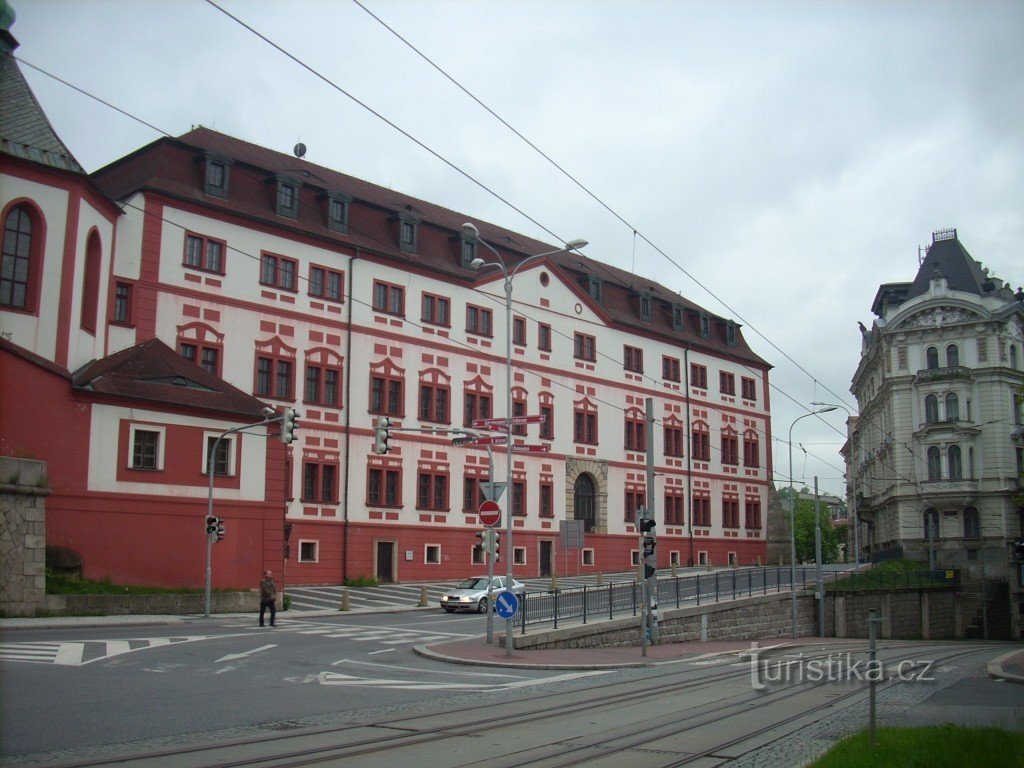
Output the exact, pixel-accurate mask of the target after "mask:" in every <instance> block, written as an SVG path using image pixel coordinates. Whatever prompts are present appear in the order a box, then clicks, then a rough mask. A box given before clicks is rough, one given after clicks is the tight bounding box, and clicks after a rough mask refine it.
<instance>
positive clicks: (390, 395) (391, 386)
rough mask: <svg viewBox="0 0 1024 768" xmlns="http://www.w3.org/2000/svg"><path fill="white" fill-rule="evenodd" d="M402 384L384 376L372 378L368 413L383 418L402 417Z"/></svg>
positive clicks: (403, 412) (399, 380)
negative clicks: (381, 415) (376, 414)
mask: <svg viewBox="0 0 1024 768" xmlns="http://www.w3.org/2000/svg"><path fill="white" fill-rule="evenodd" d="M403 400H404V382H403V381H402V380H401V379H392V378H388V377H386V376H373V377H372V378H371V379H370V412H371V413H380V414H384V415H385V416H402V415H404V414H405V409H404V408H403V407H402V404H403Z"/></svg>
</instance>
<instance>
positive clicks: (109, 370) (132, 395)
mask: <svg viewBox="0 0 1024 768" xmlns="http://www.w3.org/2000/svg"><path fill="white" fill-rule="evenodd" d="M71 385H72V387H73V388H74V389H77V390H82V391H87V392H95V393H97V394H101V395H109V396H112V397H117V398H125V399H129V400H140V401H146V402H149V403H151V404H152V407H154V408H160V407H168V406H176V407H185V408H190V409H199V410H204V411H215V412H219V413H222V414H229V415H231V416H245V417H253V418H255V419H256V420H259V419H261V418H262V417H263V408H264V404H263V403H261V402H260V401H259V400H257V399H256V398H255V397H252V396H251V395H249V394H246V393H245V392H243V391H242V390H240V389H238V388H237V387H234V386H232V385H231V384H228V383H227V382H226V381H224V380H223V379H221V378H219V377H217V376H215V375H214V374H212V373H209V372H208V371H206V370H204V369H203V368H200V367H199V366H198V365H195V364H194V363H191V362H189V361H188V360H186V359H185V358H184V357H182V356H181V355H179V354H178V353H177V352H175V351H174V350H173V349H171V348H170V347H168V346H167V345H166V344H164V343H163V342H162V341H160V340H159V339H150V340H149V341H144V342H142V343H141V344H136V345H135V346H134V347H128V348H127V349H123V350H121V351H120V352H115V353H114V354H112V355H109V356H108V357H104V358H102V359H100V360H94V361H93V362H91V363H88V364H87V365H85V366H83V367H82V368H80V369H79V370H77V371H75V372H74V373H73V374H72V375H71Z"/></svg>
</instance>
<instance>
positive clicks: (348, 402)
mask: <svg viewBox="0 0 1024 768" xmlns="http://www.w3.org/2000/svg"><path fill="white" fill-rule="evenodd" d="M358 258H359V249H358V248H356V255H355V256H349V257H348V318H347V323H346V326H347V327H346V329H345V405H344V409H345V469H344V471H343V472H342V473H341V477H342V482H343V483H344V486H345V488H344V490H343V491H342V492H341V516H342V521H343V522H342V535H343V536H344V541H343V542H342V545H341V582H342V584H344V583H345V582H346V581H347V580H348V539H349V535H348V528H349V526H348V492H349V473H350V471H351V468H352V459H351V458H350V457H351V454H352V429H351V427H352V284H353V282H354V277H353V274H352V273H353V271H354V270H355V261H356V259H358Z"/></svg>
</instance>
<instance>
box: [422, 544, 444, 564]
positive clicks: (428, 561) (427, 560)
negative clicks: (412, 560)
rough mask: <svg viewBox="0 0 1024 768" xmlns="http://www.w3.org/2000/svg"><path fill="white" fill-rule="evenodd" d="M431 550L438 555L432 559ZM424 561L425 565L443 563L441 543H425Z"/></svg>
mask: <svg viewBox="0 0 1024 768" xmlns="http://www.w3.org/2000/svg"><path fill="white" fill-rule="evenodd" d="M431 551H433V552H434V553H435V554H436V555H437V557H436V559H434V560H431V559H430V555H431ZM423 563H424V564H425V565H440V564H441V545H440V544H424V545H423Z"/></svg>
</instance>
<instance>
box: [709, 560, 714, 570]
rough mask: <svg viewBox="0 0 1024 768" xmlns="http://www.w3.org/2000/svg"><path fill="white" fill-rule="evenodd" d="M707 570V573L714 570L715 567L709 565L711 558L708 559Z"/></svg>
mask: <svg viewBox="0 0 1024 768" xmlns="http://www.w3.org/2000/svg"><path fill="white" fill-rule="evenodd" d="M708 570H709V571H713V570H715V566H713V565H712V564H711V558H710V557H709V558H708Z"/></svg>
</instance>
